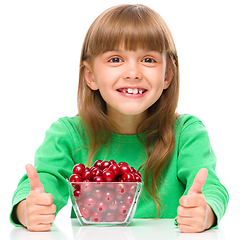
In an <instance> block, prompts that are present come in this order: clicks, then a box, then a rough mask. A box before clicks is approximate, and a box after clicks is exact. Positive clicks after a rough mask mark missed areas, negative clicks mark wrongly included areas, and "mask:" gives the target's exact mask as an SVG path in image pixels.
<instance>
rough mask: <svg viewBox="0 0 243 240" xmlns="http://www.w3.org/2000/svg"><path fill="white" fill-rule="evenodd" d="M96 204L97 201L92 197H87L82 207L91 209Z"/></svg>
mask: <svg viewBox="0 0 243 240" xmlns="http://www.w3.org/2000/svg"><path fill="white" fill-rule="evenodd" d="M96 202H97V201H96V199H95V198H94V197H93V196H88V197H87V198H85V199H84V206H85V207H87V208H88V209H91V208H93V207H94V206H95V204H96Z"/></svg>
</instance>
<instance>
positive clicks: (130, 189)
mask: <svg viewBox="0 0 243 240" xmlns="http://www.w3.org/2000/svg"><path fill="white" fill-rule="evenodd" d="M136 189H137V183H129V184H127V192H128V193H129V194H131V195H133V196H134V194H135V193H136Z"/></svg>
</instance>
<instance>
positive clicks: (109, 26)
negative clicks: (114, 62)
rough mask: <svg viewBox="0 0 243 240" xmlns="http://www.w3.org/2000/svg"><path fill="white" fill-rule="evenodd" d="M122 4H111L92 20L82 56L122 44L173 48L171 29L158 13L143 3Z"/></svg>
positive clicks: (132, 49)
mask: <svg viewBox="0 0 243 240" xmlns="http://www.w3.org/2000/svg"><path fill="white" fill-rule="evenodd" d="M124 6H125V5H120V8H119V7H118V8H117V7H116V8H115V11H113V9H112V8H110V9H108V10H107V11H105V12H104V13H103V14H101V15H100V16H99V17H98V18H97V19H96V20H95V21H94V23H93V24H92V25H91V27H90V30H89V31H88V33H87V35H86V41H85V42H86V43H87V44H86V46H84V49H83V50H84V51H83V53H84V54H85V55H84V56H83V60H87V59H88V58H89V57H96V56H97V55H99V54H101V53H102V52H106V51H111V50H116V49H118V48H119V47H121V46H122V47H124V48H125V49H126V50H130V51H136V50H137V49H139V48H141V49H144V50H149V51H159V52H174V50H175V49H174V42H173V39H172V37H169V38H168V35H169V36H171V35H170V32H169V30H168V27H167V26H166V23H165V22H164V20H163V19H162V18H161V17H160V15H159V14H157V13H156V12H155V11H153V10H152V9H149V8H147V7H146V8H145V7H144V6H143V5H136V6H134V5H126V6H128V7H126V8H124ZM163 26H164V28H163ZM168 39H169V41H168ZM171 41H172V42H171Z"/></svg>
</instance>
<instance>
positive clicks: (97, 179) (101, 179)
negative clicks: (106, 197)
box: [93, 176, 105, 182]
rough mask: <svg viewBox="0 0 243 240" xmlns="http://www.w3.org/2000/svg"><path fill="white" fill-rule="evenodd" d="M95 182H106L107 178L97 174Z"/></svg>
mask: <svg viewBox="0 0 243 240" xmlns="http://www.w3.org/2000/svg"><path fill="white" fill-rule="evenodd" d="M93 182H105V179H104V178H103V177H102V176H96V177H94V178H93Z"/></svg>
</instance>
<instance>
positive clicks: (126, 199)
mask: <svg viewBox="0 0 243 240" xmlns="http://www.w3.org/2000/svg"><path fill="white" fill-rule="evenodd" d="M123 201H124V203H125V204H126V205H127V206H131V205H132V202H133V196H132V195H126V196H124V198H123Z"/></svg>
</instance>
